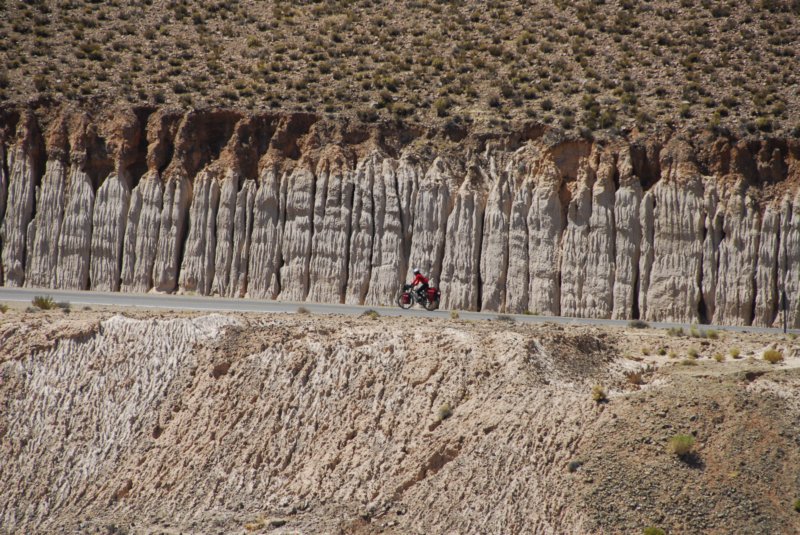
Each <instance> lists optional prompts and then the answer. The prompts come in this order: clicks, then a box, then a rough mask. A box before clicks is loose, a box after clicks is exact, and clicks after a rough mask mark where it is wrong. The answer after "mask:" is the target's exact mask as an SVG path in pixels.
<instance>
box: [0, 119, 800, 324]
mask: <svg viewBox="0 0 800 535" xmlns="http://www.w3.org/2000/svg"><path fill="white" fill-rule="evenodd" d="M58 117H59V119H57V120H53V121H50V122H49V124H47V123H46V122H45V121H44V120H43V119H42V118H37V117H35V116H34V115H33V114H32V113H30V112H24V113H20V114H18V120H17V122H16V123H15V124H13V125H6V128H5V131H6V132H8V131H11V132H15V134H14V135H13V136H11V137H10V138H8V139H4V140H3V145H2V147H0V155H2V157H3V165H2V166H0V200H2V199H3V198H4V197H5V199H4V200H5V202H4V203H0V207H2V211H0V215H2V217H3V221H2V233H0V246H1V247H2V270H3V271H2V276H3V284H6V285H9V286H10V285H22V284H24V285H28V286H34V287H35V286H43V287H47V286H53V287H58V288H84V289H88V288H92V289H102V290H111V291H116V290H122V291H137V292H145V291H160V292H173V291H182V292H197V293H200V294H216V295H224V296H239V297H253V298H269V299H282V300H287V301H298V302H299V301H304V300H312V301H325V302H346V303H358V304H370V305H390V304H392V303H393V301H394V298H395V296H396V291H397V289H398V288H399V286H400V285H401V284H402V282H403V280H407V279H408V277H409V275H410V270H411V268H413V267H419V268H420V269H422V271H423V272H424V273H426V274H427V275H428V276H429V277H430V278H431V279H432V282H433V284H435V285H437V286H439V287H440V288H441V289H442V295H443V298H442V299H443V301H442V306H443V307H447V308H456V309H471V310H477V309H480V310H488V311H498V312H503V311H507V312H516V313H521V312H524V311H529V312H532V313H538V314H547V315H559V314H561V315H567V316H580V317H596V318H612V317H613V318H620V319H625V318H633V317H639V318H643V319H645V320H652V321H656V320H664V321H685V322H691V321H697V322H717V323H725V324H735V325H751V324H753V325H761V326H770V325H775V324H776V323H777V322H779V321H780V319H781V317H780V316H781V312H782V303H783V301H782V295H783V291H784V287H785V289H786V293H787V297H788V307H789V314H788V315H789V318H790V320H789V323H790V325H791V326H793V327H797V326H798V325H800V305H798V300H800V295H799V294H798V291H800V282H798V279H799V278H800V271H798V270H800V267H798V265H797V264H798V262H797V261H796V260H797V259H798V258H800V216H798V215H797V213H796V212H797V207H798V206H800V197H799V196H800V189H799V188H798V182H799V181H798V177H800V164H798V162H799V161H800V147H798V145H797V143H796V142H795V141H791V140H789V141H781V140H762V141H748V142H744V141H740V142H737V141H735V140H727V139H720V140H716V141H714V140H711V141H709V142H708V143H706V144H704V145H702V146H701V145H699V144H693V143H692V142H690V141H688V140H685V139H680V138H672V139H669V138H665V139H659V140H655V139H654V140H635V141H633V142H630V143H628V142H622V141H617V142H614V143H608V144H604V143H600V142H590V141H586V140H562V139H558V138H555V137H553V136H551V135H549V134H547V133H545V134H541V133H539V134H535V135H534V134H531V135H529V137H526V138H520V139H517V140H516V141H514V140H510V141H509V140H505V141H503V142H502V143H501V142H497V143H496V142H494V141H490V142H485V141H481V140H480V139H478V138H476V139H472V138H468V139H466V140H464V141H462V142H460V143H454V142H449V143H450V144H449V145H447V144H446V143H445V145H447V146H446V147H445V148H441V149H439V150H434V149H432V147H430V146H428V147H425V146H424V144H423V145H420V144H419V143H408V142H407V140H405V141H402V142H400V141H398V140H397V139H395V138H391V136H392V135H393V134H392V133H391V132H383V133H376V132H374V131H373V132H371V133H370V131H369V129H368V128H366V127H353V126H352V125H351V126H346V125H344V126H342V125H331V124H327V123H325V122H324V121H321V120H318V119H316V118H314V117H312V116H306V115H297V116H274V117H273V116H263V117H262V116H245V115H240V114H236V113H234V112H224V111H206V112H192V113H189V114H186V115H181V114H180V113H177V112H173V111H169V110H158V111H153V110H134V111H133V112H131V111H129V110H127V111H126V110H123V111H120V112H119V113H116V112H115V113H114V114H110V115H108V116H89V115H87V114H85V113H82V112H76V111H69V110H67V111H64V112H63V113H61V114H60V115H59V116H58ZM40 123H41V125H40ZM45 127H47V128H45ZM358 128H362V130H358ZM372 128H373V130H374V129H375V128H379V127H372ZM40 131H46V132H47V134H46V135H42V134H40ZM712 141H713V142H712ZM6 192H7V193H6Z"/></svg>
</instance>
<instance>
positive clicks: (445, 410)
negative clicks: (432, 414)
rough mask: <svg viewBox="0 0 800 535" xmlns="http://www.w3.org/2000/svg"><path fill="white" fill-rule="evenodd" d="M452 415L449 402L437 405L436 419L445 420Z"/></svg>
mask: <svg viewBox="0 0 800 535" xmlns="http://www.w3.org/2000/svg"><path fill="white" fill-rule="evenodd" d="M452 415H453V408H452V407H450V404H449V403H443V404H442V406H441V407H439V411H438V413H437V418H438V421H440V422H441V421H442V420H447V419H448V418H450V417H451V416H452Z"/></svg>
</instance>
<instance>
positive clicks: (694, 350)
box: [686, 347, 700, 359]
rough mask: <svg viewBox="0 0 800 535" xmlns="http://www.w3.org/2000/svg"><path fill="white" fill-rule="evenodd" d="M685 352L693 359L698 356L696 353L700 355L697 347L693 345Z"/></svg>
mask: <svg viewBox="0 0 800 535" xmlns="http://www.w3.org/2000/svg"><path fill="white" fill-rule="evenodd" d="M686 353H687V354H688V355H689V357H690V358H693V359H696V358H697V357H698V355H700V352H699V351H697V348H694V347H690V348H689V351H687V352H686Z"/></svg>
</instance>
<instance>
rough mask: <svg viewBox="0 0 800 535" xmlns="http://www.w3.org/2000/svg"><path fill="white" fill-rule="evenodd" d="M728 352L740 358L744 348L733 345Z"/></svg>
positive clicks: (733, 356)
mask: <svg viewBox="0 0 800 535" xmlns="http://www.w3.org/2000/svg"><path fill="white" fill-rule="evenodd" d="M728 353H729V354H730V356H731V357H732V358H735V359H738V358H739V355H741V354H742V350H741V349H739V348H738V347H732V348H731V349H730V351H728Z"/></svg>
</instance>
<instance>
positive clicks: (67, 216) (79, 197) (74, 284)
mask: <svg viewBox="0 0 800 535" xmlns="http://www.w3.org/2000/svg"><path fill="white" fill-rule="evenodd" d="M93 213H94V185H93V184H92V179H91V177H90V176H89V175H88V174H86V172H85V171H84V170H83V169H82V168H81V166H80V165H79V164H77V163H73V164H72V165H71V167H70V173H69V178H68V180H67V192H66V201H65V202H64V221H63V223H62V224H61V235H60V236H59V237H58V269H57V270H56V283H55V286H56V288H63V289H73V290H88V289H89V252H90V250H91V244H92V214H93Z"/></svg>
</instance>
